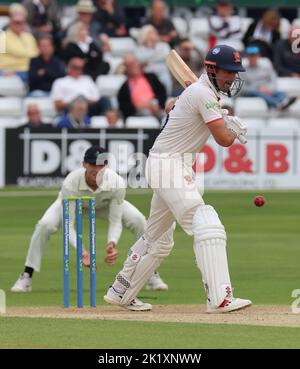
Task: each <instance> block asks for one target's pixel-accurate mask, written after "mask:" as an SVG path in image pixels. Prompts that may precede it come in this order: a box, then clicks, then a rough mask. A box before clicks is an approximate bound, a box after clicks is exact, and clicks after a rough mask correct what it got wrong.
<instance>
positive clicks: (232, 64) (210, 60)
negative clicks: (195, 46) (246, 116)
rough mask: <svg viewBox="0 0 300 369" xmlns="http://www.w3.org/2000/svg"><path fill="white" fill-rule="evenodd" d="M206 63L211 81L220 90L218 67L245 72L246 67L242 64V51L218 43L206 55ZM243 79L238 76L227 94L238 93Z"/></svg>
mask: <svg viewBox="0 0 300 369" xmlns="http://www.w3.org/2000/svg"><path fill="white" fill-rule="evenodd" d="M204 65H205V68H206V71H207V74H208V77H209V79H210V81H211V82H212V83H213V84H214V86H215V87H216V89H217V91H220V92H223V91H221V90H220V88H219V86H218V83H217V80H218V78H217V77H216V73H217V71H218V69H223V70H225V71H230V72H236V73H239V72H245V71H246V70H245V68H244V67H243V65H242V61H241V56H240V53H239V52H238V51H237V50H235V49H234V48H233V47H231V46H228V45H217V46H215V47H214V48H212V49H210V50H209V51H208V53H207V55H206V58H205V61H204ZM242 85H243V80H242V79H241V78H240V77H237V78H236V79H235V81H234V82H233V84H232V87H231V88H230V90H229V91H227V92H226V94H227V95H228V96H229V97H231V96H234V95H236V94H237V93H238V92H239V91H240V89H241V88H242Z"/></svg>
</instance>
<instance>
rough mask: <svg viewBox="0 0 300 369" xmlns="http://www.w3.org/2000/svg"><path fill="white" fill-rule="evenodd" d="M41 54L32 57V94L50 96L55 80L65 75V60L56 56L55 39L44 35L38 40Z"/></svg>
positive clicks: (30, 69) (30, 84)
mask: <svg viewBox="0 0 300 369" xmlns="http://www.w3.org/2000/svg"><path fill="white" fill-rule="evenodd" d="M38 48H39V55H38V56H37V57H36V58H33V59H31V61H30V67H29V73H28V75H29V78H28V80H29V81H28V82H29V92H30V96H33V97H41V96H48V95H49V94H50V91H51V87H52V84H53V82H54V81H55V80H56V79H57V78H61V77H63V76H64V75H65V66H64V64H63V62H62V61H61V60H60V59H59V58H57V57H56V56H54V46H53V40H52V37H51V36H50V35H43V36H41V37H40V38H39V40H38Z"/></svg>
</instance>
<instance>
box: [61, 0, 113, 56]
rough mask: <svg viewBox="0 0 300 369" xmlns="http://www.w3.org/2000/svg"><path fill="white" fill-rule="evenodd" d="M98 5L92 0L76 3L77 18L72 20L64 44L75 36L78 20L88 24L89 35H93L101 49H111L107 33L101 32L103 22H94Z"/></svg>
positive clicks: (103, 50)
mask: <svg viewBox="0 0 300 369" xmlns="http://www.w3.org/2000/svg"><path fill="white" fill-rule="evenodd" d="M96 10H97V9H96V7H95V6H94V4H93V2H92V1H91V0H79V1H78V3H77V5H76V12H77V18H76V19H75V20H74V22H72V23H71V24H70V25H69V27H68V29H67V31H66V39H65V41H64V44H65V45H66V44H67V43H68V42H69V40H70V39H71V40H72V38H73V35H74V34H75V32H74V27H75V25H76V23H77V22H82V23H84V24H86V26H87V28H88V30H89V35H90V36H91V37H92V39H93V41H94V42H95V43H96V45H97V46H98V47H99V48H100V50H101V51H102V52H103V53H104V52H106V51H109V50H110V46H109V38H108V36H107V35H104V34H103V33H101V24H100V23H98V22H92V20H93V16H94V13H95V12H96Z"/></svg>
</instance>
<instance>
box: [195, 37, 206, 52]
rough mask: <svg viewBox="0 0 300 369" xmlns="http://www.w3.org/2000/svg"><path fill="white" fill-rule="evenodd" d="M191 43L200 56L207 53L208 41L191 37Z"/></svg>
mask: <svg viewBox="0 0 300 369" xmlns="http://www.w3.org/2000/svg"><path fill="white" fill-rule="evenodd" d="M191 41H192V43H193V45H194V47H195V49H197V50H198V51H199V52H200V53H201V54H202V55H206V54H207V52H208V41H207V40H204V39H203V38H201V37H193V38H191Z"/></svg>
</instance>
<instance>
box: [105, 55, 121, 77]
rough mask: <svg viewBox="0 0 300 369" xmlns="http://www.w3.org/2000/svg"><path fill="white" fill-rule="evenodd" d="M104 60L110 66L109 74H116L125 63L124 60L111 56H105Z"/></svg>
mask: <svg viewBox="0 0 300 369" xmlns="http://www.w3.org/2000/svg"><path fill="white" fill-rule="evenodd" d="M103 59H104V61H106V62H107V63H108V64H109V65H110V69H109V74H114V73H116V70H117V68H118V67H119V66H120V65H121V64H122V63H123V58H114V57H113V56H109V55H104V58H103Z"/></svg>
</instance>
